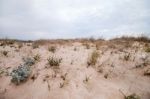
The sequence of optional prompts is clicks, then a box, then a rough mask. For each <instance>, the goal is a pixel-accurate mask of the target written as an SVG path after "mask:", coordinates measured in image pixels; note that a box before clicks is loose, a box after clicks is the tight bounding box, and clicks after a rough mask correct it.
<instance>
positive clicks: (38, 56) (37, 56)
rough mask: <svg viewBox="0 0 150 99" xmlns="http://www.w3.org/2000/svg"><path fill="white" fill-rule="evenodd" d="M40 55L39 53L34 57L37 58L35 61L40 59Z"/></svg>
mask: <svg viewBox="0 0 150 99" xmlns="http://www.w3.org/2000/svg"><path fill="white" fill-rule="evenodd" d="M40 58H41V57H40V55H39V54H36V55H35V56H34V57H33V59H34V60H35V61H37V62H38V61H40Z"/></svg>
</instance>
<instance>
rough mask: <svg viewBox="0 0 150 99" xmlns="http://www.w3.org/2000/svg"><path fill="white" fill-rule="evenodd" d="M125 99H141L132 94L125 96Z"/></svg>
mask: <svg viewBox="0 0 150 99" xmlns="http://www.w3.org/2000/svg"><path fill="white" fill-rule="evenodd" d="M125 99H141V98H140V97H139V96H138V95H136V94H135V93H134V94H131V95H129V96H125Z"/></svg>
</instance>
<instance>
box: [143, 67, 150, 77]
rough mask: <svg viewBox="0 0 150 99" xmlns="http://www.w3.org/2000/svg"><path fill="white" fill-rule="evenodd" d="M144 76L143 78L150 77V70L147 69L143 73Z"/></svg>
mask: <svg viewBox="0 0 150 99" xmlns="http://www.w3.org/2000/svg"><path fill="white" fill-rule="evenodd" d="M144 75H145V76H150V68H149V69H147V70H146V71H145V72H144Z"/></svg>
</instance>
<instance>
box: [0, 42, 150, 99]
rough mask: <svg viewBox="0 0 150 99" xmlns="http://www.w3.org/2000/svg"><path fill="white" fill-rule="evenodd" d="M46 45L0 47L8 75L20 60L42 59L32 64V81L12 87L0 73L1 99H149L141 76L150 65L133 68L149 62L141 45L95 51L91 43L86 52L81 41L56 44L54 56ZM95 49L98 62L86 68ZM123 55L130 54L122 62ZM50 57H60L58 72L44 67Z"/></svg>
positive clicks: (0, 63) (149, 85) (149, 86)
mask: <svg viewBox="0 0 150 99" xmlns="http://www.w3.org/2000/svg"><path fill="white" fill-rule="evenodd" d="M115 45H117V44H115ZM48 46H51V44H46V45H40V46H39V48H36V49H33V48H32V44H30V43H29V44H27V43H23V47H21V48H18V45H17V44H16V43H15V44H13V45H11V46H10V45H7V46H0V51H4V50H6V51H8V56H4V55H3V54H2V53H0V68H1V69H3V70H5V71H8V73H10V72H11V71H12V70H13V68H15V67H17V66H19V65H20V64H22V63H23V61H22V58H23V57H33V56H34V55H36V54H39V55H40V57H41V59H40V61H39V62H37V63H36V64H35V65H33V70H32V75H37V78H36V79H35V80H34V81H33V80H32V79H31V77H29V79H28V80H27V81H26V82H24V83H22V84H20V85H15V84H13V83H12V82H11V76H9V75H6V74H5V73H3V74H1V76H0V99H124V95H126V96H127V95H130V94H132V93H136V94H137V95H139V96H140V97H141V99H150V76H145V75H144V72H145V71H146V70H147V69H149V68H150V65H149V64H148V65H146V66H143V67H136V66H138V65H140V64H142V63H143V62H144V61H145V60H147V61H148V62H149V63H150V53H147V52H145V51H143V46H144V45H143V43H140V42H134V43H133V44H132V46H131V47H128V48H126V47H125V46H123V48H122V49H119V48H118V47H116V48H111V47H110V46H108V45H107V44H103V45H101V46H100V47H99V48H98V49H96V47H95V45H94V44H91V45H90V48H89V49H87V48H86V46H84V45H83V44H82V43H80V42H73V43H71V44H64V45H57V44H55V46H56V52H55V53H52V52H49V51H48ZM120 48H121V47H120ZM94 50H97V51H98V52H99V54H100V55H99V57H98V61H97V63H96V65H95V66H88V65H87V61H88V59H89V57H90V55H91V53H92V52H93V51H94ZM126 53H130V58H129V60H127V61H126V60H124V56H125V55H126ZM49 56H55V57H58V58H62V62H61V64H60V66H59V69H57V70H54V69H53V68H51V67H50V68H45V67H46V66H47V58H48V57H49ZM65 74H66V79H65V80H63V79H62V76H63V75H65ZM32 75H31V76H32ZM54 75H55V76H54ZM106 76H107V77H106ZM44 79H46V81H44ZM61 84H63V85H64V86H63V87H61ZM123 94H124V95H123Z"/></svg>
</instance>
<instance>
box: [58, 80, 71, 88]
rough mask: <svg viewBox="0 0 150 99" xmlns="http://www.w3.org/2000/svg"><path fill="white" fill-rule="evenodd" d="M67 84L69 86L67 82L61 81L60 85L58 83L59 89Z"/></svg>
mask: <svg viewBox="0 0 150 99" xmlns="http://www.w3.org/2000/svg"><path fill="white" fill-rule="evenodd" d="M67 84H69V82H68V81H67V80H65V81H63V82H62V83H60V85H59V88H63V87H65V86H66V85H67Z"/></svg>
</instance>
